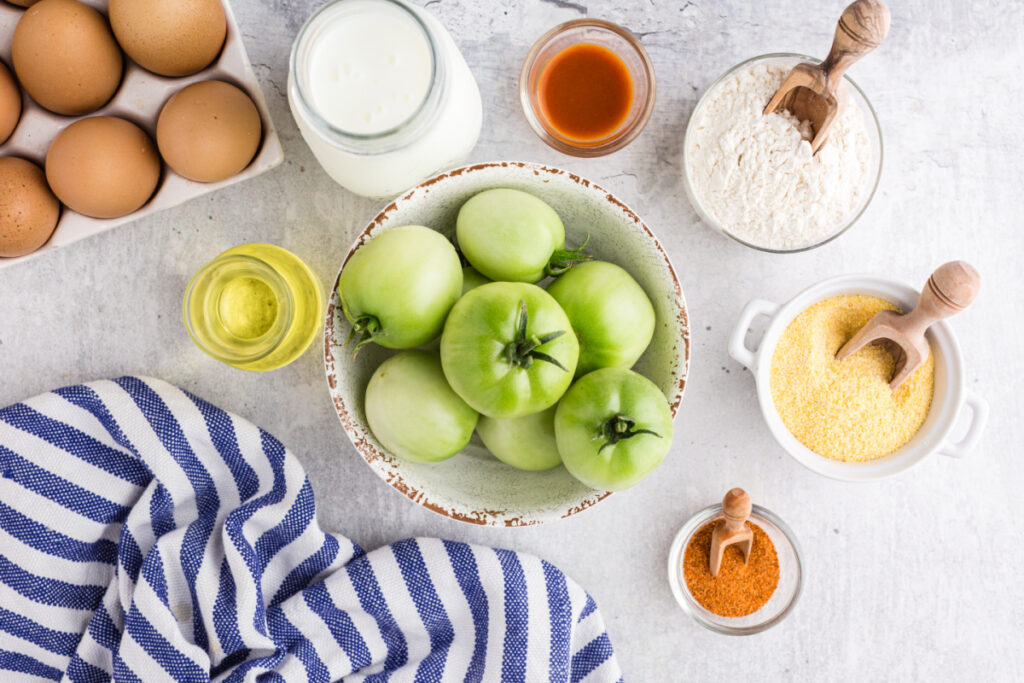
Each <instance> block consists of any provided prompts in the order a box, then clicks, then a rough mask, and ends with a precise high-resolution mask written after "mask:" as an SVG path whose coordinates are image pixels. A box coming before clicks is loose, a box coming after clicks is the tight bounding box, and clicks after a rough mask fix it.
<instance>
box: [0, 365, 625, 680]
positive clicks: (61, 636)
mask: <svg viewBox="0 0 1024 683" xmlns="http://www.w3.org/2000/svg"><path fill="white" fill-rule="evenodd" d="M0 472H2V475H3V476H2V478H0V680H3V681H5V682H6V681H13V680H38V679H61V678H63V679H67V680H71V681H93V680H97V681H98V680H109V679H110V678H111V676H113V677H114V678H115V679H117V680H125V681H146V682H147V683H149V682H150V681H158V680H165V679H173V680H178V681H197V680H207V679H209V678H213V679H216V680H219V681H255V680H260V681H264V680H266V681H289V682H290V681H305V680H310V681H328V680H336V679H339V678H342V677H347V676H351V678H352V680H361V679H363V678H366V679H367V680H374V681H378V680H379V681H384V680H391V681H413V680H415V681H456V680H458V681H463V680H467V681H498V680H501V681H547V680H551V681H615V680H619V679H620V672H619V668H618V665H617V663H616V661H615V657H614V655H613V653H612V647H611V644H610V643H609V640H608V636H607V634H606V633H605V627H604V624H603V622H602V620H601V616H600V614H599V613H598V612H597V610H596V607H595V605H594V602H593V600H592V599H591V598H590V597H589V596H588V595H587V594H586V593H585V592H584V591H583V590H582V589H581V588H580V587H579V586H577V585H576V584H575V583H573V582H572V581H569V580H567V579H566V578H565V576H564V575H563V574H562V573H561V572H560V571H559V570H558V569H556V568H555V567H553V566H552V565H550V564H548V563H547V562H544V561H543V560H540V559H537V558H535V557H532V556H529V555H523V554H520V553H515V552H512V551H509V550H497V549H492V548H485V547H480V546H472V545H466V544H464V543H454V542H450V541H441V540H437V539H428V538H414V539H408V540H405V541H400V542H398V543H395V544H393V545H391V546H388V547H386V548H381V549H379V550H376V551H373V552H371V553H364V552H363V550H362V549H360V548H359V547H358V546H357V545H355V544H354V543H353V542H352V541H350V540H348V539H347V538H345V537H343V536H339V535H337V534H329V533H325V532H324V531H322V530H321V529H320V527H319V526H318V525H317V522H316V515H315V504H314V501H313V492H312V489H311V488H310V485H309V481H308V480H307V479H306V476H305V473H304V472H303V470H302V467H301V466H300V465H299V463H298V461H297V460H296V459H295V458H294V457H293V456H292V455H291V454H289V453H288V451H287V450H286V449H285V448H284V446H282V445H281V444H280V443H279V442H278V441H277V440H276V439H274V438H273V437H272V436H270V435H269V434H267V433H266V432H263V431H262V430H260V429H259V428H257V427H256V426H254V425H252V424H250V423H249V422H246V421H245V420H242V419H240V418H238V417H235V416H234V415H231V414H229V413H226V412H224V411H222V410H219V409H217V408H215V407H213V406H211V405H210V404H208V403H206V402H205V401H202V400H200V399H198V398H195V397H194V396H191V395H190V394H188V393H186V392H183V391H181V390H179V389H176V388H175V387H172V386H170V385H168V384H166V383H164V382H161V381H158V380H153V379H144V378H137V377H124V378H121V379H118V380H113V381H104V382H96V383H92V384H88V385H79V386H71V387H66V388H64V389H58V390H56V391H54V392H52V393H49V394H44V395H42V396H38V397H36V398H34V399H32V400H30V401H25V402H24V403H18V404H15V405H12V406H9V407H7V408H4V409H2V410H0Z"/></svg>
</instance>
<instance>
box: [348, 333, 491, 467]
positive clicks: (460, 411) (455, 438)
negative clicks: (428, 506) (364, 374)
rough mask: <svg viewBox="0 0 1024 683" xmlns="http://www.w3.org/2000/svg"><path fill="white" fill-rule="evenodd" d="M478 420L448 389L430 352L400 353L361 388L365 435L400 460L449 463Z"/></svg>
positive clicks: (381, 366)
mask: <svg viewBox="0 0 1024 683" xmlns="http://www.w3.org/2000/svg"><path fill="white" fill-rule="evenodd" d="M478 417H479V415H478V414H477V412H476V411H475V410H473V409H472V408H470V407H469V406H468V405H466V402H465V401H463V400H462V399H461V398H459V396H458V394H456V393H455V392H454V391H452V388H451V387H450V386H448V382H447V381H445V378H444V372H443V371H442V370H441V359H440V358H439V357H438V355H437V354H436V353H433V352H430V351H420V350H418V349H415V350H412V351H402V352H401V353H399V354H398V355H395V356H392V357H391V358H388V359H387V360H386V361H384V362H383V363H381V365H380V367H379V368H377V371H376V372H374V373H373V377H371V378H370V383H369V384H368V385H367V387H366V421H367V422H369V424H370V431H372V432H373V435H374V436H375V437H377V441H380V443H381V445H382V446H384V448H386V449H387V450H388V451H389V452H390V453H393V454H394V455H397V456H398V457H399V458H403V459H405V460H412V461H415V462H438V461H440V460H446V459H448V458H450V457H452V456H453V455H455V454H456V453H458V452H459V451H461V450H462V449H463V448H465V446H466V444H467V443H469V439H470V437H472V436H473V429H474V428H475V427H476V422H477V418H478Z"/></svg>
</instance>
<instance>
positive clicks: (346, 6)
mask: <svg viewBox="0 0 1024 683" xmlns="http://www.w3.org/2000/svg"><path fill="white" fill-rule="evenodd" d="M288 103H289V105H290V106H291V110H292V115H293V116H294V117H295V121H296V123H297V124H298V126H299V130H300V131H301V132H302V137H303V138H304V139H305V140H306V143H307V144H308V145H309V146H310V148H311V149H312V150H313V154H314V155H315V156H316V158H317V160H318V161H319V162H320V165H321V166H323V168H324V170H325V171H327V173H328V174H329V175H330V176H331V177H332V178H334V180H336V181H337V182H338V183H339V184H340V185H342V186H344V187H345V188H347V189H349V190H351V191H352V192H355V193H356V194H360V195H364V196H367V197H376V198H385V197H393V196H395V195H397V194H399V193H400V192H402V191H403V190H405V189H407V188H409V187H411V186H413V185H416V184H418V183H420V182H422V181H423V180H426V179H427V178H429V177H430V176H432V175H434V174H435V173H437V172H439V171H442V170H444V169H446V168H450V167H452V166H455V165H457V164H458V163H459V162H461V161H463V160H464V159H465V158H466V157H467V156H468V155H469V152H470V151H471V150H472V149H473V146H474V145H475V144H476V140H477V137H478V136H479V134H480V123H481V119H482V106H481V103H480V91H479V89H478V88H477V84H476V80H474V78H473V74H472V73H471V72H470V70H469V67H468V66H467V65H466V60H465V59H463V57H462V54H461V53H460V52H459V49H458V47H456V45H455V41H453V40H452V37H451V35H450V34H449V33H448V31H447V30H445V28H444V26H442V25H441V23H440V22H439V21H438V20H437V19H436V18H434V17H433V16H431V15H430V13H428V12H426V11H424V10H422V9H420V8H417V7H414V6H412V5H409V4H407V3H405V2H403V1H402V0H335V1H334V2H331V3H329V4H328V5H326V6H325V7H323V8H322V9H320V10H319V11H318V12H317V13H316V14H314V15H313V16H312V17H311V18H310V19H309V21H307V22H306V25H305V26H303V27H302V30H301V31H300V32H299V36H298V38H297V39H296V40H295V45H294V46H293V48H292V55H291V63H290V65H289V74H288Z"/></svg>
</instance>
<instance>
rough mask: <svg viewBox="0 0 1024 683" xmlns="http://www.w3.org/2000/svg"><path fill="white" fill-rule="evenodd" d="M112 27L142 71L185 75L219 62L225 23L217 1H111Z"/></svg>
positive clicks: (225, 30) (222, 9) (225, 20)
mask: <svg viewBox="0 0 1024 683" xmlns="http://www.w3.org/2000/svg"><path fill="white" fill-rule="evenodd" d="M107 11H108V12H109V13H110V25H111V26H112V27H113V29H114V35H116V36H117V42H119V43H121V47H122V48H124V51H125V52H126V53H127V54H128V56H129V57H131V58H132V59H134V60H135V61H136V62H138V63H139V65H140V66H141V67H142V68H144V69H149V70H150V71H152V72H153V73H158V74H161V75H163V76H175V77H177V76H188V75H189V74H194V73H195V72H197V71H201V70H203V69H204V68H206V67H207V66H209V64H210V62H212V61H213V60H214V59H216V58H217V55H218V54H219V53H220V48H221V46H222V45H224V36H225V34H226V33H227V19H226V18H225V17H224V8H223V7H221V4H220V0H175V2H168V0H110V5H109V6H108V8H107Z"/></svg>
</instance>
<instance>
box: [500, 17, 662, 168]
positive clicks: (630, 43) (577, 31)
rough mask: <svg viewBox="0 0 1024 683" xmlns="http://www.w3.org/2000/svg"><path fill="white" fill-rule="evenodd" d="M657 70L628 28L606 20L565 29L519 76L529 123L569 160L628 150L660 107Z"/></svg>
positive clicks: (534, 52)
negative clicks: (654, 110)
mask: <svg viewBox="0 0 1024 683" xmlns="http://www.w3.org/2000/svg"><path fill="white" fill-rule="evenodd" d="M654 97H655V83H654V65H653V64H651V59H650V57H648V55H647V51H646V50H644V48H643V46H642V45H641V44H640V41H638V40H637V39H636V37H635V36H634V35H633V34H632V33H630V32H629V31H627V30H626V29H624V28H622V27H621V26H618V25H616V24H613V23H611V22H609V21H602V20H600V19H577V20H575V21H567V22H565V23H564V24H559V25H558V26H556V27H554V28H553V29H551V30H550V31H548V32H547V33H545V34H544V35H543V36H541V38H540V40H538V41H537V42H536V43H534V45H533V47H532V48H530V52H529V54H527V56H526V61H525V62H524V63H523V70H522V71H521V72H520V74H519V98H520V100H521V102H522V105H523V112H524V113H525V114H526V120H527V121H528V122H529V124H530V126H532V127H533V130H534V131H535V132H536V133H537V135H539V136H540V138H541V140H543V141H544V142H546V143H547V144H548V145H550V146H551V147H553V148H555V149H557V150H558V151H560V152H563V153H565V154H571V155H573V156H578V157H597V156H602V155H604V154H610V153H611V152H614V151H616V150H619V149H622V148H623V147H625V146H626V145H628V144H629V143H630V142H632V141H633V140H634V139H635V138H636V136H638V135H639V134H640V131H642V130H643V129H644V126H646V125H647V121H648V119H650V118H651V112H652V111H653V109H654Z"/></svg>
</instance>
